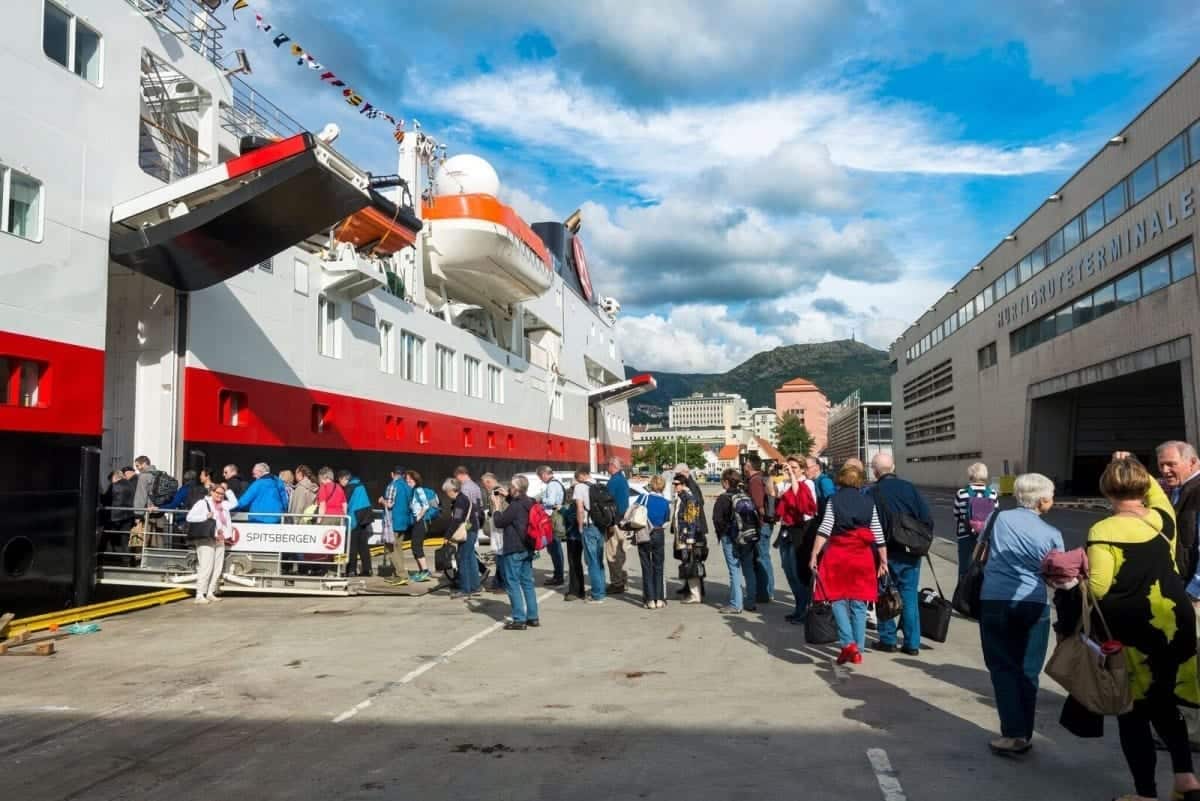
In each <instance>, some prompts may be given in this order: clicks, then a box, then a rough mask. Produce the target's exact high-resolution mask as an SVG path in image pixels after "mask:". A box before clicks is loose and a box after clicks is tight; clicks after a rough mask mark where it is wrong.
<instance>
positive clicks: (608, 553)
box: [604, 526, 629, 587]
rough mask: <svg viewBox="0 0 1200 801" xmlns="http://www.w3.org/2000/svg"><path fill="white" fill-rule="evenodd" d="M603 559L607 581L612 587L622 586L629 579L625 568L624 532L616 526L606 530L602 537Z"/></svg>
mask: <svg viewBox="0 0 1200 801" xmlns="http://www.w3.org/2000/svg"><path fill="white" fill-rule="evenodd" d="M604 561H605V562H607V563H608V583H609V584H612V585H613V586H614V587H624V586H625V582H626V581H628V580H629V573H628V572H627V571H626V570H625V533H624V532H623V531H621V530H620V529H619V528H617V527H616V526H614V527H612V528H610V529H609V530H608V534H606V535H605V537H604Z"/></svg>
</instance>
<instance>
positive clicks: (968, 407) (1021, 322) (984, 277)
mask: <svg viewBox="0 0 1200 801" xmlns="http://www.w3.org/2000/svg"><path fill="white" fill-rule="evenodd" d="M1198 120H1200V62H1196V63H1194V64H1193V65H1192V66H1191V67H1190V68H1189V69H1188V70H1187V71H1186V72H1185V73H1184V74H1183V75H1182V76H1181V77H1180V78H1179V79H1178V80H1177V81H1176V82H1175V83H1173V84H1172V85H1171V86H1170V87H1168V88H1167V89H1166V90H1165V91H1164V92H1163V93H1162V94H1161V95H1160V96H1159V97H1158V98H1157V99H1156V100H1155V101H1154V102H1153V103H1152V104H1151V105H1150V106H1149V107H1148V108H1146V109H1145V110H1144V111H1143V112H1142V113H1141V114H1139V115H1138V116H1137V117H1136V118H1135V119H1134V120H1133V121H1132V122H1130V123H1129V124H1128V125H1127V126H1126V127H1125V128H1124V129H1123V130H1121V131H1120V132H1119V134H1118V135H1117V136H1114V137H1113V139H1112V140H1111V141H1110V142H1108V143H1105V144H1104V145H1103V147H1102V149H1101V150H1100V151H1099V152H1098V153H1097V154H1096V155H1095V156H1093V157H1092V158H1091V159H1090V160H1089V161H1088V162H1087V163H1086V164H1085V165H1084V166H1083V167H1082V168H1081V169H1080V170H1079V171H1078V172H1077V173H1076V174H1075V175H1073V176H1072V177H1071V178H1070V179H1069V180H1068V181H1067V182H1066V183H1065V184H1064V185H1062V186H1061V187H1060V188H1059V189H1057V190H1056V191H1055V192H1053V193H1052V194H1050V196H1049V198H1048V199H1047V200H1046V201H1045V202H1043V203H1042V205H1041V206H1039V207H1038V208H1037V209H1036V210H1035V211H1034V212H1033V213H1032V214H1031V215H1030V216H1029V218H1028V219H1026V220H1025V221H1024V222H1023V223H1021V224H1020V225H1019V226H1018V227H1017V228H1016V230H1015V231H1014V232H1013V233H1012V234H1011V235H1010V236H1008V237H1006V238H1005V239H1004V240H1003V241H1002V242H1000V244H998V245H997V246H996V248H995V249H994V250H993V251H992V252H991V253H989V254H988V255H987V256H986V257H985V258H984V259H983V260H982V261H981V262H980V263H979V264H978V265H977V266H976V267H975V268H973V269H971V270H970V271H969V272H968V273H967V274H966V275H965V276H964V277H963V278H962V279H961V280H960V281H959V282H958V283H957V284H955V285H954V287H952V288H951V289H950V290H949V291H948V292H947V293H946V294H945V295H944V296H942V297H941V298H940V299H939V300H938V301H937V302H936V303H935V304H934V305H933V307H932V308H931V310H930V311H929V312H927V313H926V314H924V315H923V316H922V317H921V318H920V319H919V320H917V321H916V322H915V323H914V324H913V325H912V326H911V327H910V328H909V329H908V330H907V331H906V332H905V333H904V335H903V336H901V337H900V338H899V339H898V340H897V341H896V342H895V343H893V344H892V346H891V348H890V356H891V359H892V367H893V376H892V399H893V402H894V404H895V409H894V416H895V428H896V434H895V451H896V456H897V462H898V467H899V469H900V471H901V472H903V473H904V474H905V475H906V477H908V478H909V479H911V480H913V481H916V482H918V483H922V484H928V485H937V486H954V485H958V484H960V483H962V482H963V480H964V477H965V470H966V467H967V465H969V464H970V463H971V462H973V461H977V460H982V461H984V462H987V463H988V466H989V467H990V468H991V470H992V472H993V474H1001V473H1009V474H1015V473H1021V472H1027V471H1031V470H1034V471H1039V472H1044V473H1046V474H1047V475H1049V476H1051V478H1053V479H1055V481H1056V482H1057V483H1058V484H1059V485H1060V488H1063V489H1065V490H1066V491H1068V492H1075V493H1077V494H1094V493H1095V491H1096V487H1095V480H1096V478H1097V477H1098V474H1099V471H1100V470H1101V469H1102V466H1103V463H1104V462H1105V461H1107V455H1108V454H1110V453H1111V452H1112V451H1113V450H1116V449H1118V448H1119V449H1126V450H1132V451H1134V452H1135V453H1137V454H1139V456H1141V457H1142V458H1143V459H1150V458H1151V457H1152V455H1153V447H1154V445H1155V444H1156V443H1157V442H1159V441H1162V440H1164V439H1168V438H1186V439H1188V440H1191V441H1193V442H1194V441H1195V439H1196V435H1197V405H1196V404H1197V400H1196V399H1197V391H1196V390H1197V387H1196V375H1197V364H1196V361H1195V360H1196V354H1195V352H1194V351H1195V350H1196V349H1195V347H1194V345H1193V338H1194V337H1196V336H1197V335H1200V315H1197V313H1196V309H1197V305H1198V303H1200V291H1198V288H1197V282H1196V277H1195V259H1196V256H1195V246H1194V242H1195V240H1196V239H1197V234H1200V214H1197V206H1198V205H1200V122H1198ZM781 408H782V407H781Z"/></svg>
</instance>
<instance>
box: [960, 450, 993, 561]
mask: <svg viewBox="0 0 1200 801" xmlns="http://www.w3.org/2000/svg"><path fill="white" fill-rule="evenodd" d="M999 498H1000V493H999V491H998V490H997V489H996V488H995V487H992V486H989V485H988V467H987V465H986V464H984V463H983V462H976V463H975V464H973V465H971V466H970V467H968V468H967V486H965V487H963V488H962V489H960V490H959V491H958V493H957V494H956V495H955V496H954V530H955V533H956V534H957V536H958V578H959V581H961V580H962V577H963V576H964V575H966V573H967V568H968V567H969V566H970V565H971V556H972V555H973V554H974V553H975V545H976V544H977V543H978V542H979V532H981V531H983V526H984V525H985V524H986V522H987V519H988V517H990V516H991V514H992V512H994V511H995V510H996V502H997V501H998V500H999Z"/></svg>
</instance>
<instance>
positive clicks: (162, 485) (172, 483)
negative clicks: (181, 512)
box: [149, 470, 179, 506]
mask: <svg viewBox="0 0 1200 801" xmlns="http://www.w3.org/2000/svg"><path fill="white" fill-rule="evenodd" d="M178 491H179V480H178V479H176V478H175V477H174V476H172V475H171V474H170V473H167V472H165V471H163V470H155V471H154V480H153V481H151V482H150V492H149V495H150V503H152V504H154V505H155V506H162V505H163V504H164V503H170V502H171V500H172V499H173V498H174V497H175V493H176V492H178Z"/></svg>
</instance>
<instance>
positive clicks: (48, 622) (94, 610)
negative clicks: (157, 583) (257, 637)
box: [8, 589, 192, 637]
mask: <svg viewBox="0 0 1200 801" xmlns="http://www.w3.org/2000/svg"><path fill="white" fill-rule="evenodd" d="M191 596H192V593H191V592H190V591H189V590H184V589H171V590H159V591H157V592H147V593H143V594H141V595H133V596H130V597H129V598H119V599H117V600H115V601H105V602H104V603H99V604H90V605H88V606H77V607H75V608H74V609H63V610H61V611H59V612H48V613H46V614H44V615H34V616H33V617H24V618H19V619H17V620H14V621H13V622H12V624H11V625H10V626H9V628H8V636H10V637H14V636H16V635H18V634H20V633H22V632H26V631H45V630H46V629H48V628H50V627H51V626H65V625H68V624H70V623H79V622H82V621H85V620H96V619H97V618H102V617H109V616H111V615H119V614H123V613H125V612H134V611H136V610H138V609H147V608H149V607H151V606H161V605H162V604H169V603H172V602H174V601H182V600H183V599H184V598H190V597H191Z"/></svg>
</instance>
